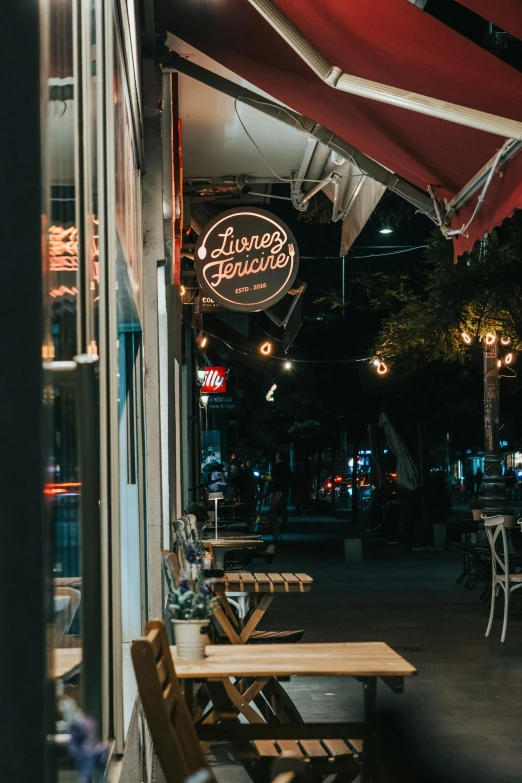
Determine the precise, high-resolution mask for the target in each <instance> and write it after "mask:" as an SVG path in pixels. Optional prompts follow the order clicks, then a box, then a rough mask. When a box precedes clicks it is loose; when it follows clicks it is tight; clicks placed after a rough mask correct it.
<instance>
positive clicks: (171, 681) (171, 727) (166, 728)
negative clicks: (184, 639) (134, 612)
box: [131, 620, 217, 783]
mask: <svg viewBox="0 0 522 783" xmlns="http://www.w3.org/2000/svg"><path fill="white" fill-rule="evenodd" d="M146 632H147V636H146V637H145V638H144V639H136V641H134V642H133V643H132V645H131V655H132V662H133V665H134V671H135V673H136V680H137V683H138V691H139V694H140V699H141V703H142V706H143V711H144V713H145V717H146V718H147V723H148V725H149V730H150V734H151V737H152V743H153V746H154V750H155V751H156V754H157V756H158V759H159V762H160V764H161V768H162V770H163V774H164V775H165V780H166V783H184V781H185V780H186V779H187V778H188V777H189V776H190V775H194V774H196V773H197V772H199V771H200V770H205V771H206V772H207V778H206V780H207V781H208V783H217V781H216V778H215V777H214V775H213V773H212V771H211V769H210V767H209V766H208V764H207V762H206V760H205V756H204V755H203V751H202V749H201V746H200V744H199V741H198V738H197V734H196V731H195V729H194V726H193V724H192V720H191V718H190V714H189V711H188V709H187V705H186V704H185V699H184V697H183V693H182V691H181V687H180V684H179V680H178V678H177V677H176V672H175V671H174V664H173V661H172V656H171V654H170V650H169V644H168V639H167V633H166V630H165V626H164V624H163V623H162V622H161V620H151V622H149V623H147V626H146Z"/></svg>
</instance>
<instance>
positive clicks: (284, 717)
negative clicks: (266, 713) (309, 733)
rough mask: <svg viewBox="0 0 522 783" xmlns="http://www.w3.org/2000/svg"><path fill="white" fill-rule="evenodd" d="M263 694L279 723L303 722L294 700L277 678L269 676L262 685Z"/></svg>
mask: <svg viewBox="0 0 522 783" xmlns="http://www.w3.org/2000/svg"><path fill="white" fill-rule="evenodd" d="M263 696H264V697H265V699H266V700H267V702H268V704H269V705H270V707H271V708H272V710H273V712H274V715H275V716H276V717H277V719H278V721H279V722H281V723H303V719H302V717H301V714H300V712H299V710H298V709H297V707H296V706H295V704H294V702H293V701H292V699H291V698H290V696H289V695H288V693H287V692H286V691H285V689H284V688H283V686H282V685H281V683H280V682H279V680H277V679H276V678H275V677H271V678H270V679H269V680H268V682H267V684H266V685H265V686H264V687H263Z"/></svg>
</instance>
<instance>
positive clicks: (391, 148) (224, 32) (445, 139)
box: [163, 0, 522, 252]
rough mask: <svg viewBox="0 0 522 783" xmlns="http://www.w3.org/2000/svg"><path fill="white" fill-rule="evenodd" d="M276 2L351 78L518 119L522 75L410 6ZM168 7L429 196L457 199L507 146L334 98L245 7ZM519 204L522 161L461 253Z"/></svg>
mask: <svg viewBox="0 0 522 783" xmlns="http://www.w3.org/2000/svg"><path fill="white" fill-rule="evenodd" d="M468 2H469V3H472V0H466V3H468ZM475 3H478V0H475ZM485 4H486V0H483V5H485ZM494 4H495V7H496V6H497V5H502V6H503V7H505V8H507V7H508V5H509V3H508V0H504V2H503V3H499V2H498V0H495V3H493V0H488V6H489V7H493V5H494ZM276 5H277V6H278V7H279V8H280V9H281V10H282V11H283V12H284V13H285V14H286V15H287V16H288V17H289V19H290V20H291V21H292V22H293V23H294V24H295V25H296V26H297V27H298V28H299V30H300V31H301V32H302V33H303V34H304V35H305V36H306V37H307V38H308V40H309V41H310V42H311V43H312V44H313V45H314V46H315V47H316V48H317V49H319V50H320V51H321V52H322V53H323V54H324V56H325V57H327V59H328V60H329V61H330V62H331V63H333V64H335V65H336V66H338V67H339V68H340V69H341V70H342V71H344V72H346V73H349V74H352V75H355V76H359V77H362V78H365V79H371V80H374V81H376V82H380V83H382V84H386V85H389V86H391V87H397V88H401V89H404V90H409V91H412V92H415V93H420V94H422V95H427V96H430V97H433V98H438V99H440V100H444V101H449V102H451V103H454V104H459V105H462V106H467V107H471V108H473V109H478V110H481V111H484V112H489V113H491V114H496V115H500V116H503V117H507V118H510V119H513V120H518V121H522V74H520V73H519V72H517V71H515V70H514V69H512V68H511V67H509V66H508V65H506V64H504V63H503V62H501V61H500V60H498V59H497V58H496V57H494V56H493V55H491V54H489V53H488V52H485V51H484V50H482V49H481V48H480V47H478V46H477V45H475V44H474V43H472V42H471V41H469V40H467V39H465V38H463V37H462V36H461V35H459V34H458V33H456V32H454V31H453V30H451V29H449V28H448V27H447V26H445V25H444V24H442V23H441V22H439V21H438V20H436V19H434V18H433V17H431V16H429V15H428V14H426V13H425V12H424V11H422V10H421V9H420V8H418V7H415V6H414V5H413V4H412V3H410V2H408V1H407V0H365V2H360V0H321V2H318V0H276ZM166 9H167V10H166V15H165V19H164V20H163V22H164V23H165V24H166V26H167V28H168V29H169V30H170V31H171V32H173V33H175V34H176V35H178V36H179V37H180V38H182V39H183V40H185V41H187V42H188V43H190V44H191V45H193V46H195V47H197V48H198V49H200V50H201V51H203V52H205V53H206V54H207V55H209V56H210V57H212V58H213V59H215V60H217V61H218V62H219V63H221V64H222V65H224V66H226V67H227V68H229V69H230V70H232V71H233V72H234V73H236V74H239V75H240V76H242V77H243V78H245V79H247V80H248V81H249V82H251V83H252V84H254V85H256V86H257V87H258V88H259V89H261V90H263V91H265V92H266V93H267V94H269V95H271V96H272V97H273V98H275V99H277V100H280V101H282V102H284V103H285V104H286V105H288V106H290V107H291V108H293V109H294V110H296V111H298V112H300V113H301V114H304V115H306V116H308V117H311V118H313V119H314V120H316V122H318V123H320V124H321V125H323V126H324V127H326V128H328V129H329V130H330V131H332V132H333V133H336V134H337V135H339V136H340V137H342V138H343V139H345V140H346V141H347V142H349V143H350V144H352V145H353V146H354V147H356V148H357V149H359V150H361V151H362V152H364V153H365V154H366V155H368V156H370V157H372V158H373V159H374V160H377V161H378V162H379V163H381V164H382V165H384V166H386V167H388V168H389V169H390V170H391V171H394V172H395V173H396V174H398V175H399V176H401V177H403V178H404V179H406V180H408V181H409V182H412V183H413V184H415V185H416V186H418V187H419V188H421V189H422V190H423V191H424V192H426V189H427V187H428V186H429V185H431V186H432V187H433V190H434V192H435V193H436V195H437V196H438V197H439V198H440V199H441V200H444V199H446V200H450V199H451V198H452V197H453V196H455V194H456V193H458V192H459V191H460V190H461V189H462V188H463V186H464V185H465V184H466V183H467V182H468V181H469V180H470V179H472V178H473V177H474V176H475V175H476V173H477V172H478V171H479V170H480V169H481V168H482V167H483V166H484V165H485V164H486V163H487V162H488V161H489V160H490V159H491V158H492V157H493V156H494V155H495V154H496V152H497V151H498V150H499V149H500V147H501V146H502V144H503V142H504V139H503V138H502V137H500V136H495V135H492V134H490V133H485V132H483V131H479V130H474V129H472V128H467V127H463V126H461V125H457V124H454V123H450V122H447V121H445V120H441V119H437V118H433V117H428V116H425V115H422V114H417V113H414V112H411V111H407V110H405V109H402V108H398V107H396V106H391V105H386V104H383V103H377V102H375V101H371V100H368V99H366V98H361V97H356V96H354V95H350V94H347V93H344V92H339V91H334V90H333V89H332V88H331V87H329V86H328V85H326V84H324V83H323V82H322V81H321V80H320V79H319V78H318V77H317V76H316V75H315V74H314V73H313V72H312V71H311V70H310V68H309V67H308V66H307V65H306V64H305V63H304V62H303V61H302V60H301V59H300V57H299V56H298V55H297V54H296V53H295V52H294V51H293V50H292V49H291V47H290V46H289V45H288V44H286V43H285V42H284V41H283V40H282V38H281V37H280V36H279V35H278V34H277V33H276V32H275V30H273V29H272V27H271V26H270V25H269V24H268V22H266V21H265V20H264V19H263V18H262V17H261V16H260V15H259V14H258V13H257V11H256V10H255V9H254V8H253V7H252V6H251V5H250V3H249V2H248V0H219V2H216V0H176V2H173V0H168V2H167V3H166ZM484 15H485V12H484ZM475 203H476V196H475V198H474V199H473V200H471V201H470V202H468V204H467V205H466V206H465V207H463V208H462V209H461V211H460V212H458V213H457V214H456V215H455V216H454V218H453V221H452V226H453V227H454V228H459V227H460V226H461V225H462V224H463V223H465V222H466V220H467V219H468V217H469V216H470V215H471V214H472V212H473V209H474V206H475ZM520 206H522V156H521V155H518V156H516V157H515V158H513V159H512V160H511V161H509V163H508V164H507V165H506V166H505V167H504V168H503V169H502V172H501V174H500V175H499V174H496V175H495V177H494V179H493V181H492V183H491V186H490V188H489V190H488V192H487V194H486V200H485V202H484V204H483V206H482V209H481V211H480V213H479V215H478V216H477V218H476V219H475V220H474V222H473V224H472V225H471V227H470V228H469V230H468V236H467V237H466V236H461V237H459V239H458V240H457V243H456V244H457V248H458V251H459V252H462V251H463V250H465V249H468V248H469V247H471V246H472V245H473V242H474V241H475V240H476V239H478V238H480V237H482V236H483V234H484V233H485V232H486V231H489V230H490V229H491V228H492V226H493V225H495V224H498V223H500V222H501V221H502V220H503V218H504V217H506V216H508V215H509V214H511V213H512V212H513V210H514V209H516V208H517V207H520Z"/></svg>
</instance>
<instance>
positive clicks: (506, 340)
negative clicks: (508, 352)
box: [500, 337, 511, 345]
mask: <svg viewBox="0 0 522 783" xmlns="http://www.w3.org/2000/svg"><path fill="white" fill-rule="evenodd" d="M510 342H511V340H510V339H509V337H501V338H500V344H501V345H509V343H510Z"/></svg>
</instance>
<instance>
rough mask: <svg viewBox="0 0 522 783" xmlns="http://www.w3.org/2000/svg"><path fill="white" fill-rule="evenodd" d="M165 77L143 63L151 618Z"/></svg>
mask: <svg viewBox="0 0 522 783" xmlns="http://www.w3.org/2000/svg"><path fill="white" fill-rule="evenodd" d="M160 105H161V72H160V69H159V67H158V66H157V64H156V63H155V62H154V61H153V60H144V61H143V106H144V117H143V126H144V127H143V131H144V144H145V162H146V171H145V173H144V175H143V179H142V188H143V210H142V227H143V278H142V301H143V312H142V322H143V358H144V372H145V377H144V388H145V459H146V466H147V468H146V487H147V501H146V509H147V530H148V546H147V569H148V588H149V596H148V598H149V601H148V603H149V606H148V612H149V616H150V617H162V614H163V597H162V596H163V588H162V584H163V570H162V563H161V551H162V549H163V548H164V531H163V509H162V481H161V477H162V464H161V437H162V432H161V397H160V364H159V336H158V265H160V264H163V263H164V259H165V246H164V240H163V203H162V142H161V114H159V113H158V106H160Z"/></svg>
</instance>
